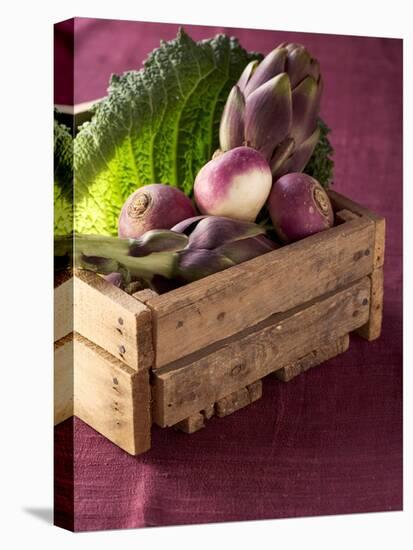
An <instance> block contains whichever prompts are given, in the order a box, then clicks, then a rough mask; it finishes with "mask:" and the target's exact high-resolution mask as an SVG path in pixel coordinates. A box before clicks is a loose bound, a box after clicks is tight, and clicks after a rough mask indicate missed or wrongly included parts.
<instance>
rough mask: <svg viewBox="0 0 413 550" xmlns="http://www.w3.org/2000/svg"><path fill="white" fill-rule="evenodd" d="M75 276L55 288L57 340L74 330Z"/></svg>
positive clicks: (55, 333)
mask: <svg viewBox="0 0 413 550" xmlns="http://www.w3.org/2000/svg"><path fill="white" fill-rule="evenodd" d="M73 293H74V284H73V277H71V278H69V279H68V280H65V281H64V282H63V283H62V284H60V285H58V286H56V287H55V289H54V341H55V342H57V341H58V340H60V339H61V338H64V337H65V336H67V335H68V334H71V333H72V332H73V330H74V325H73V324H74V318H73V313H74V312H73Z"/></svg>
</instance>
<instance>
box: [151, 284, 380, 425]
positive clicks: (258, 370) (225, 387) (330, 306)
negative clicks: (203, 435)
mask: <svg viewBox="0 0 413 550" xmlns="http://www.w3.org/2000/svg"><path fill="white" fill-rule="evenodd" d="M369 298H370V279H369V278H368V277H364V278H363V279H362V280H360V281H358V282H356V283H353V284H352V285H350V286H348V287H347V288H345V289H342V290H340V291H338V292H334V293H330V294H328V295H326V296H324V297H322V298H318V299H314V300H313V301H311V302H310V303H307V304H306V305H305V306H301V307H297V308H295V309H293V310H292V311H288V312H287V313H283V314H277V315H274V316H272V317H271V318H269V319H266V320H265V321H263V322H261V323H259V324H258V325H256V326H255V327H250V328H248V329H246V330H245V331H243V332H242V333H241V334H238V335H235V336H232V337H229V338H228V339H226V340H225V341H223V342H219V343H215V344H213V345H212V346H210V347H209V348H207V349H206V350H202V351H201V352H197V353H194V354H192V355H191V356H188V357H186V358H184V359H182V360H180V361H176V362H175V363H172V364H170V365H168V366H165V367H163V368H160V369H157V370H155V371H154V381H153V399H154V403H153V407H152V412H153V419H154V422H156V423H157V424H158V425H159V426H162V427H165V426H172V425H173V424H176V423H177V422H179V421H180V420H183V419H184V418H186V417H188V416H191V415H192V414H194V413H196V412H199V411H200V410H202V409H203V408H205V407H207V406H208V404H210V403H213V402H217V401H218V400H219V399H221V398H223V397H225V396H227V395H229V394H230V393H232V392H234V391H236V390H238V389H240V388H242V387H245V386H247V385H248V384H251V383H253V382H254V381H256V380H257V379H260V378H263V377H264V376H266V375H267V374H269V373H270V372H273V371H275V370H277V369H278V368H281V367H284V366H286V365H288V364H290V363H291V362H292V361H294V360H296V359H299V358H300V357H303V356H304V355H305V354H307V353H310V352H311V351H312V350H314V349H315V348H317V347H318V346H321V345H325V344H327V343H329V342H331V343H334V342H335V341H336V340H337V339H338V338H339V337H340V336H343V335H344V334H347V333H348V332H350V331H352V330H355V329H356V328H358V327H360V326H362V325H364V324H365V323H366V321H367V319H368V316H369Z"/></svg>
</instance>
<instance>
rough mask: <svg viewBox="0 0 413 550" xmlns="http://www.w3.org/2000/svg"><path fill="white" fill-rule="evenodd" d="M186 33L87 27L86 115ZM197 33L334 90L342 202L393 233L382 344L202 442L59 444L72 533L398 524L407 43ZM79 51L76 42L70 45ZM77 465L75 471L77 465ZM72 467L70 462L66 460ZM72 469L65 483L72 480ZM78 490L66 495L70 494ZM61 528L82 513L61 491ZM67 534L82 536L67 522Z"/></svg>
mask: <svg viewBox="0 0 413 550" xmlns="http://www.w3.org/2000/svg"><path fill="white" fill-rule="evenodd" d="M177 28H178V26H177V25H166V24H153V23H143V24H142V23H135V22H121V21H100V20H93V19H89V20H88V19H80V20H79V19H78V20H76V23H75V54H76V56H75V71H74V74H75V89H74V100H75V102H81V101H87V100H91V99H94V98H99V97H102V96H103V95H105V93H106V86H107V83H108V78H109V76H110V74H111V73H113V72H117V73H119V72H122V71H124V70H128V69H135V68H138V67H140V65H141V62H142V61H143V59H144V58H145V57H146V55H147V53H148V52H149V51H150V50H152V49H153V48H155V47H157V46H158V44H159V40H160V39H161V38H162V39H165V40H168V39H170V38H173V37H174V36H175V34H176V31H177ZM185 29H186V30H187V31H188V32H189V34H190V35H191V36H192V37H193V38H196V39H200V38H207V37H210V36H212V35H214V34H215V33H217V32H227V33H229V34H233V35H236V36H237V37H238V38H239V39H240V41H241V43H242V45H243V46H244V47H245V48H247V49H254V50H258V51H261V52H263V53H267V52H268V51H270V50H271V49H272V48H273V47H274V46H276V45H277V44H278V43H279V42H281V41H285V40H289V41H296V42H302V43H304V44H305V45H306V46H307V47H308V48H309V49H310V50H311V52H312V53H313V54H314V56H315V57H317V58H318V59H319V61H320V64H321V68H322V72H323V75H324V81H325V92H324V98H323V102H322V116H323V117H324V119H325V120H326V121H327V123H328V125H329V126H330V127H331V128H333V132H332V134H331V141H332V143H333V145H334V147H335V157H334V158H335V162H336V167H335V181H334V189H336V190H338V191H340V192H342V193H344V194H346V195H347V196H349V197H351V198H353V199H354V200H356V201H359V202H360V203H362V204H364V205H366V206H368V207H369V208H371V209H372V210H374V211H376V212H378V213H380V214H383V215H385V216H386V218H387V243H386V246H387V249H386V262H385V305H384V322H383V333H382V336H381V338H380V339H379V340H378V341H376V342H373V343H368V342H366V341H364V340H361V339H359V338H358V337H357V336H352V338H351V344H350V350H349V351H348V352H347V353H346V354H344V355H342V356H340V357H338V358H336V359H333V360H331V361H329V362H328V363H325V364H324V365H323V366H322V367H320V368H316V369H313V370H311V371H309V372H308V373H306V374H305V375H302V376H299V377H298V378H297V379H295V380H293V381H292V382H290V383H288V384H282V383H280V382H277V381H276V380H274V379H272V378H271V377H270V378H268V379H266V380H265V382H264V395H263V398H262V399H261V400H259V401H258V402H256V403H254V404H253V405H251V406H250V407H248V408H246V409H244V410H241V411H239V412H237V413H236V414H234V415H231V416H229V417H227V418H223V419H217V418H216V419H212V420H211V421H209V422H208V425H207V427H206V428H205V429H203V430H201V431H200V432H198V433H196V434H193V435H190V436H188V435H185V434H182V433H180V432H175V431H174V430H173V429H159V428H156V427H154V429H153V441H152V449H151V450H150V451H149V452H147V453H145V454H144V455H142V456H138V457H136V458H135V457H131V456H129V455H128V454H126V453H124V452H123V451H121V450H120V449H118V448H117V447H116V446H115V445H113V444H111V443H110V442H109V441H107V440H106V439H105V438H104V437H102V436H100V435H99V434H98V433H96V432H95V431H94V430H93V429H91V428H89V427H88V426H87V425H86V424H84V423H83V422H81V421H80V420H78V419H74V420H68V421H66V422H65V423H63V424H61V425H60V426H58V427H57V428H56V432H55V436H56V469H55V475H56V478H57V482H58V483H59V482H62V483H63V482H64V480H65V478H66V480H67V468H69V470H71V466H70V450H68V449H70V442H71V440H72V437H74V497H75V498H74V511H75V522H74V525H72V527H74V529H75V530H95V529H114V528H127V527H142V526H156V525H158V526H159V525H171V524H188V523H205V522H218V521H232V520H247V519H264V518H281V517H295V516H308V515H320V514H323V515H325V514H344V513H356V512H373V511H382V510H383V511H384V510H400V509H401V508H402V257H401V255H402V42H401V41H400V40H389V39H378V38H360V37H353V36H334V35H321V34H303V33H291V32H278V31H277V32H275V31H274V32H270V31H256V30H254V31H252V30H244V29H224V28H218V27H194V26H190V25H186V26H185ZM60 38H62V34H61V33H59V35H58V40H57V44H56V48H57V49H56V57H55V59H56V66H57V68H58V70H59V74H60V75H61V77H60V79H59V80H57V82H56V90H55V99H56V103H66V102H71V98H72V97H73V94H72V92H71V91H70V83H71V76H70V73H71V61H70V58H71V53H70V49H71V46H70V40H66V42H65V41H64V40H61V39H60ZM66 38H67V37H66ZM68 453H69V455H68ZM68 456H69V461H67V460H66V462H65V460H64V459H65V457H66V459H67V457H68ZM65 468H66V472H65V471H64V470H65ZM66 483H67V481H66ZM56 496H57V503H58V504H59V507H61V508H62V510H61V511H60V512H58V514H57V516H58V518H59V519H60V522H61V523H62V522H63V523H64V521H65V518H66V520H68V517H69V516H70V513H71V504H70V503H69V502H68V501H66V502H65V500H64V497H63V493H62V491H61V490H57V494H56ZM66 523H67V524H68V525H69V523H70V522H68V521H67V522H66Z"/></svg>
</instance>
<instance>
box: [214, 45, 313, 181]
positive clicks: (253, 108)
mask: <svg viewBox="0 0 413 550" xmlns="http://www.w3.org/2000/svg"><path fill="white" fill-rule="evenodd" d="M322 89H323V84H322V79H321V75H320V67H319V64H318V61H316V60H315V59H313V58H312V57H311V55H310V53H309V52H308V50H307V49H306V48H305V47H304V46H302V45H300V44H287V43H282V44H280V45H279V46H278V47H277V48H275V49H274V50H273V51H272V52H270V53H269V54H268V55H267V56H266V57H265V58H264V59H263V60H262V61H261V62H258V61H251V63H249V64H248V65H247V66H246V67H245V69H244V72H243V73H242V75H241V77H240V78H239V80H238V82H237V84H236V85H235V86H234V87H233V88H232V90H231V92H230V93H229V96H228V99H227V102H226V105H225V108H224V111H223V113H222V118H221V125H220V130H219V141H220V148H221V150H222V151H228V150H230V149H233V148H235V147H239V146H241V145H247V146H249V147H253V148H254V149H257V150H258V151H260V152H261V153H262V154H263V155H264V157H265V158H266V160H267V161H268V163H269V164H270V166H271V171H272V175H273V179H274V181H275V180H276V179H278V178H279V177H281V176H282V175H284V174H286V173H288V172H301V171H302V170H303V169H304V168H305V166H306V164H307V162H308V161H309V159H310V157H311V155H312V153H313V151H314V148H315V146H316V145H317V142H318V139H319V129H318V125H317V119H318V113H319V110H320V99H321V94H322Z"/></svg>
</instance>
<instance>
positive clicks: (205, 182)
mask: <svg viewBox="0 0 413 550" xmlns="http://www.w3.org/2000/svg"><path fill="white" fill-rule="evenodd" d="M271 183H272V176H271V169H270V167H269V165H268V163H267V161H266V160H265V158H264V157H263V156H262V155H261V153H259V152H258V151H256V150H255V149H253V148H252V147H236V148H235V149H231V150H230V151H227V152H225V153H222V154H220V155H218V156H216V157H215V158H213V159H212V160H210V161H209V162H207V164H205V166H203V167H202V168H201V170H200V171H199V173H198V175H197V177H196V179H195V184H194V196H195V202H196V204H197V206H198V208H199V210H200V212H201V213H202V214H209V215H212V216H224V217H228V218H235V219H237V220H243V221H249V222H253V221H255V219H256V217H257V215H258V213H259V211H260V210H261V208H262V207H263V206H264V204H265V201H266V200H267V198H268V195H269V193H270V190H271Z"/></svg>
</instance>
